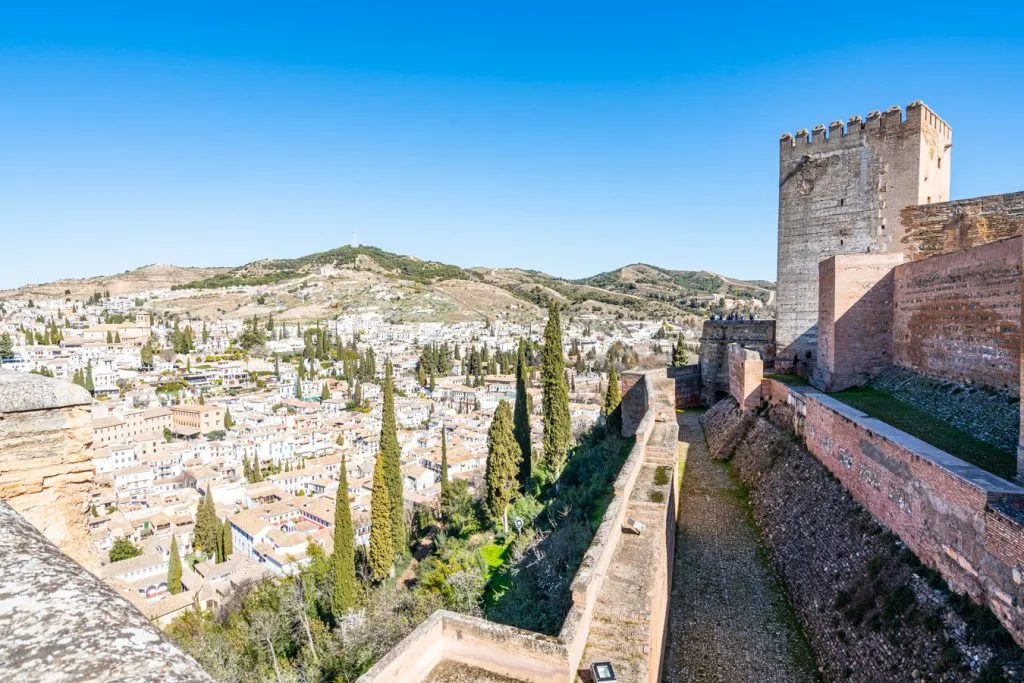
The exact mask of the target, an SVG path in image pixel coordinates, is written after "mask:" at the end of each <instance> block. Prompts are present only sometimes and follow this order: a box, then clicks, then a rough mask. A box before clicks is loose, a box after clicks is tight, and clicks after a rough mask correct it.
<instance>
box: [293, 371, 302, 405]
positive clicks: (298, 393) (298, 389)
mask: <svg viewBox="0 0 1024 683" xmlns="http://www.w3.org/2000/svg"><path fill="white" fill-rule="evenodd" d="M299 367H300V368H301V367H303V365H302V363H299ZM295 398H297V399H300V400H301V399H302V372H301V371H300V372H299V374H298V375H296V376H295Z"/></svg>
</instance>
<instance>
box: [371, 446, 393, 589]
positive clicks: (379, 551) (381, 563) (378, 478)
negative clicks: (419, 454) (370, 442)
mask: <svg viewBox="0 0 1024 683" xmlns="http://www.w3.org/2000/svg"><path fill="white" fill-rule="evenodd" d="M366 561H367V564H368V565H369V566H370V577H371V578H372V579H373V580H374V581H375V582H378V583H379V582H380V581H383V580H384V579H385V578H387V577H388V576H389V575H390V574H391V569H392V568H393V567H394V566H395V539H394V537H393V536H392V534H391V493H390V492H389V491H388V480H387V474H385V468H384V453H383V452H381V453H377V462H376V463H375V464H374V466H373V488H372V489H371V490H370V545H369V547H368V548H367V549H366Z"/></svg>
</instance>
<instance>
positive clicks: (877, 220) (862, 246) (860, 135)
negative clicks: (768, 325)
mask: <svg viewBox="0 0 1024 683" xmlns="http://www.w3.org/2000/svg"><path fill="white" fill-rule="evenodd" d="M951 142H952V130H951V129H950V127H949V125H948V124H946V123H945V122H944V121H943V120H942V119H941V118H939V117H938V116H936V115H935V113H934V112H932V111H931V110H930V109H928V108H927V107H925V106H924V105H922V104H921V103H919V102H915V103H912V104H911V105H908V107H907V111H906V117H905V118H904V117H902V114H901V110H900V108H899V107H891V108H890V109H889V110H887V111H886V112H884V113H881V112H872V113H870V114H868V117H867V120H866V121H865V120H863V119H861V117H860V116H854V117H852V118H850V119H849V121H848V122H847V124H846V125H845V126H844V124H843V122H841V121H834V122H833V123H832V124H831V125H830V126H829V127H828V128H826V127H825V126H824V125H819V126H817V127H815V128H814V130H813V131H811V132H808V131H807V130H806V129H804V130H800V131H797V133H796V136H793V135H790V134H788V133H786V134H784V135H783V136H782V138H781V140H780V147H779V243H778V300H777V318H778V332H777V336H778V344H779V351H778V354H779V367H780V368H781V369H782V370H783V371H790V370H791V369H794V368H795V369H798V370H801V371H803V370H804V369H806V370H810V368H812V367H813V365H814V355H815V353H816V352H817V333H818V329H817V325H818V264H819V263H820V262H821V261H822V260H824V259H826V258H829V257H831V256H835V255H837V254H862V253H894V252H900V251H902V250H903V248H904V247H903V237H904V235H903V226H902V223H901V222H900V211H901V210H902V209H903V208H904V207H908V206H916V205H918V204H926V203H928V202H933V201H936V202H939V201H945V200H947V199H948V198H949V168H950V147H951ZM801 366H803V367H801Z"/></svg>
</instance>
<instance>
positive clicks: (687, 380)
mask: <svg viewBox="0 0 1024 683" xmlns="http://www.w3.org/2000/svg"><path fill="white" fill-rule="evenodd" d="M668 376H669V377H670V378H672V380H673V381H674V382H675V384H676V407H677V408H692V407H694V406H699V405H700V364H699V363H694V364H693V365H684V366H683V367H681V368H669V369H668Z"/></svg>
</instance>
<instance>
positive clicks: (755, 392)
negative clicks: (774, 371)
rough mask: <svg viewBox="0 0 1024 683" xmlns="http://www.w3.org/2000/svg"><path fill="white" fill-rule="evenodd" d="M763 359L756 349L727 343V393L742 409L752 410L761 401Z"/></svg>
mask: <svg viewBox="0 0 1024 683" xmlns="http://www.w3.org/2000/svg"><path fill="white" fill-rule="evenodd" d="M763 379H764V361H762V360H761V356H760V355H759V354H758V353H757V351H751V350H750V349H745V348H743V347H742V346H740V345H739V344H730V345H729V394H730V395H731V396H732V397H733V398H734V399H735V400H736V403H737V405H739V407H740V408H742V409H743V410H753V409H754V408H756V407H757V406H758V405H760V403H761V380H763Z"/></svg>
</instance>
